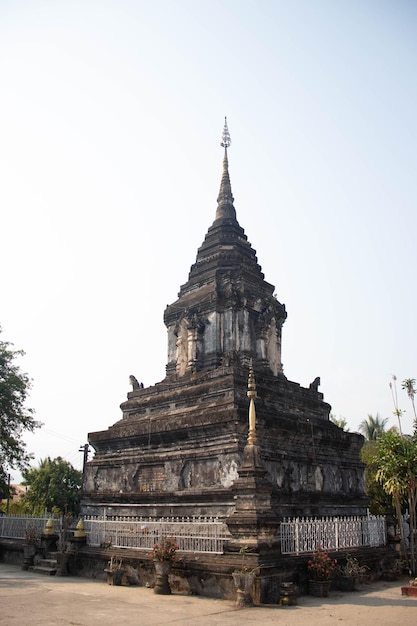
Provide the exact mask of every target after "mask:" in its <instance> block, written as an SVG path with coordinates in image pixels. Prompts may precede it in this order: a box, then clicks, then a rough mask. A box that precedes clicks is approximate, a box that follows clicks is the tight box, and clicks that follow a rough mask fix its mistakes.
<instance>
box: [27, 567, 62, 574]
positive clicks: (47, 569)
mask: <svg viewBox="0 0 417 626" xmlns="http://www.w3.org/2000/svg"><path fill="white" fill-rule="evenodd" d="M31 570H32V572H36V573H37V574H45V575H46V576H55V574H56V570H57V568H56V567H44V566H43V565H34V566H33V567H32V568H31Z"/></svg>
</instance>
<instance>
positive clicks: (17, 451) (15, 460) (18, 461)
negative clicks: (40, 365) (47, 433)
mask: <svg viewBox="0 0 417 626" xmlns="http://www.w3.org/2000/svg"><path fill="white" fill-rule="evenodd" d="M0 333H1V328H0ZM12 346H13V344H11V343H8V342H6V341H1V340H0V491H1V492H3V494H5V495H6V494H7V493H8V485H7V474H8V472H9V471H10V470H11V469H20V470H24V469H25V468H27V466H28V464H29V461H30V459H31V458H32V455H30V454H28V453H27V451H26V445H25V443H24V441H23V440H22V436H23V433H24V431H28V432H33V431H34V430H35V428H39V427H40V426H41V424H40V423H39V422H37V421H36V420H35V419H34V417H33V414H34V411H33V409H28V408H26V406H25V403H26V400H27V396H28V393H29V389H30V387H31V380H30V378H29V377H28V375H27V374H25V373H23V372H22V371H21V370H20V367H19V366H18V365H16V362H15V360H16V358H17V357H19V356H23V355H24V352H23V351H22V350H13V347H12Z"/></svg>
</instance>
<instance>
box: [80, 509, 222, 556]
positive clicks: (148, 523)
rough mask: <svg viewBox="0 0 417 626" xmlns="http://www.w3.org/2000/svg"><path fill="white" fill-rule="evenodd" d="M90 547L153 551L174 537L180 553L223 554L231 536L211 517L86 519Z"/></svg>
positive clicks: (85, 524) (85, 525)
mask: <svg viewBox="0 0 417 626" xmlns="http://www.w3.org/2000/svg"><path fill="white" fill-rule="evenodd" d="M84 528H85V531H86V533H87V538H88V543H89V544H90V545H93V546H100V545H112V546H115V547H118V548H145V549H147V550H151V549H152V547H153V545H154V544H155V543H158V542H159V541H161V539H163V538H164V537H175V539H176V542H177V543H178V546H179V550H184V551H187V552H214V553H218V554H221V553H222V552H223V545H224V542H225V541H226V540H227V539H231V535H230V533H229V530H228V528H227V525H226V524H225V523H224V522H221V521H219V520H218V519H217V518H212V517H197V518H190V517H182V518H179V517H172V518H162V519H159V520H156V519H154V518H153V519H152V518H137V517H135V518H126V517H116V516H115V517H110V518H105V519H103V518H89V517H86V518H85V519H84Z"/></svg>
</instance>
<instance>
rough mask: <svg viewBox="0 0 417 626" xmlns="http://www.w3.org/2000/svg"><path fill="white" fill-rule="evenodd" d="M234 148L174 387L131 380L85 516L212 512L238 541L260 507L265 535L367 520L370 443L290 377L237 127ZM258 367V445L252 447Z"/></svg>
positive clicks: (195, 284)
mask: <svg viewBox="0 0 417 626" xmlns="http://www.w3.org/2000/svg"><path fill="white" fill-rule="evenodd" d="M221 145H222V146H223V148H224V160H223V173H222V178H221V184H220V192H219V196H218V199H217V202H218V204H217V210H216V215H215V219H214V222H213V224H212V225H211V226H210V228H209V229H208V232H207V234H206V237H205V239H204V242H203V244H202V245H201V247H200V248H199V249H198V252H197V258H196V261H195V263H194V264H193V265H192V266H191V270H190V273H189V278H188V281H187V282H186V283H185V284H184V285H183V286H182V287H181V288H180V292H179V294H178V299H177V300H176V301H175V302H174V303H173V304H171V305H169V306H168V307H167V308H166V310H165V314H164V321H165V324H166V327H167V329H168V362H167V365H166V377H165V378H164V380H162V381H161V382H160V383H157V384H156V385H154V386H151V387H147V388H143V386H142V385H140V384H138V383H137V381H136V379H135V378H134V377H133V376H131V383H132V386H133V389H132V391H131V392H130V393H128V396H127V401H126V402H123V404H122V405H121V409H122V412H123V416H122V419H120V420H119V421H118V422H116V423H115V424H114V425H113V426H111V427H110V428H108V429H107V430H103V431H100V432H94V433H90V435H89V442H90V444H91V446H93V448H94V450H95V456H94V459H93V460H92V461H90V462H88V463H87V465H86V468H85V477H84V489H83V503H82V509H83V513H84V514H101V513H102V511H103V506H104V507H106V512H107V514H118V515H146V516H154V517H164V516H193V515H213V516H219V517H221V518H225V519H228V520H230V527H231V528H232V531H233V529H235V530H236V536H238V535H239V529H238V526H239V524H240V522H241V519H240V517H241V515H240V513H239V506H240V512H241V513H242V510H243V511H244V510H246V509H248V507H249V509H250V508H251V506H252V505H251V504H250V502H251V501H252V502H254V503H255V504H254V505H253V511H252V513H253V515H254V516H255V518H257V513H258V512H259V511H261V513H262V514H263V515H264V518H265V519H266V526H268V523H269V521H271V520H274V522H275V521H276V520H280V519H282V518H283V517H287V516H294V515H304V516H312V515H314V516H323V515H363V514H364V513H365V512H366V497H365V493H364V482H363V465H362V463H361V462H360V459H359V450H360V447H361V445H362V441H363V439H362V437H361V436H360V435H357V434H352V433H348V432H344V431H343V430H342V429H340V428H338V427H337V426H335V425H334V424H333V423H332V422H331V421H330V420H329V413H330V406H329V404H327V403H326V402H324V401H323V395H322V393H320V392H319V391H318V383H319V380H318V379H316V381H314V382H313V383H312V384H311V385H310V386H309V387H308V388H304V387H301V386H300V385H299V384H298V383H295V382H291V381H289V380H287V378H286V376H285V374H284V372H283V368H282V363H281V333H282V325H283V323H284V322H285V319H286V317H287V313H286V311H285V307H284V305H283V304H281V303H280V302H279V301H278V300H277V298H276V297H275V295H274V287H273V285H271V284H270V283H268V282H266V281H265V279H264V275H263V273H262V270H261V267H260V265H259V264H258V261H257V257H256V252H255V250H254V249H253V248H252V247H251V245H250V243H249V242H248V239H247V237H246V235H245V232H244V230H243V228H241V226H240V225H239V223H238V221H237V219H236V211H235V207H234V199H233V195H232V190H231V184H230V178H229V166H228V148H229V146H230V135H229V132H228V129H227V124H226V123H225V127H224V130H223V136H222V144H221ZM251 365H252V368H253V370H252V372H253V373H252V379H251V380H252V382H253V381H256V394H254V393H252V394H251V395H250V396H249V398H250V401H251V402H255V395H256V416H257V417H256V443H255V444H254V442H253V441H252V442H248V406H249V399H248V395H247V394H248V375H249V369H250V366H251ZM251 384H252V383H251ZM253 388H254V385H253V384H252V387H251V386H250V390H251V389H252V390H253ZM248 445H249V448H248ZM253 445H254V447H250V446H253ZM244 452H245V454H244ZM245 481H246V482H245ZM251 499H252V500H251ZM239 503H240V504H239ZM243 517H244V515H243ZM261 517H262V515H261ZM265 519H264V521H265ZM268 520H269V521H268ZM243 525H244V524H243ZM261 525H262V524H261ZM264 526H265V524H264ZM272 526H273V524H272ZM272 526H271V527H272Z"/></svg>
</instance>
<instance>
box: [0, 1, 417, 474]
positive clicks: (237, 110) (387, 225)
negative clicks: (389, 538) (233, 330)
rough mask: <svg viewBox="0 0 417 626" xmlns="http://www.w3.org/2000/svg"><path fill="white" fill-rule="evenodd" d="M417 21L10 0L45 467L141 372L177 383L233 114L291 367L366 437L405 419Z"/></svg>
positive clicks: (399, 16)
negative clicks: (171, 330)
mask: <svg viewBox="0 0 417 626" xmlns="http://www.w3.org/2000/svg"><path fill="white" fill-rule="evenodd" d="M416 26H417V3H416V2H411V1H409V2H406V1H401V0H395V1H394V0H392V1H386V0H381V1H373V0H362V1H355V0H349V1H348V0H338V1H336V0H333V1H330V0H316V1H314V0H310V1H307V0H306V1H302V0H293V1H291V2H288V0H287V1H283V2H281V1H279V0H276V1H275V2H272V1H271V2H269V1H266V0H257V1H256V2H255V1H253V2H248V1H245V0H240V1H237V0H234V1H233V0H230V1H223V2H220V1H216V0H214V1H213V0H211V1H205V0H201V1H199V0H192V1H191V0H190V1H186V0H177V1H176V2H174V1H158V0H153V2H149V1H142V0H136V1H134V0H131V1H127V0H107V1H101V2H99V1H98V0H97V1H92V0H91V1H89V0H83V1H76V0H72V1H71V2H70V1H65V0H62V1H59V0H54V1H52V0H50V1H44V2H41V1H40V0H32V1H26V2H24V1H19V0H16V1H14V2H11V1H7V0H0V89H1V97H0V137H1V141H0V172H1V185H0V211H1V218H0V219H1V222H0V232H1V249H0V254H1V267H2V279H1V285H2V288H1V309H0V323H1V325H2V327H3V339H5V340H9V341H12V342H14V344H15V346H16V347H17V348H23V349H24V350H25V351H26V353H27V354H26V357H25V358H24V360H23V361H22V366H23V368H24V369H25V370H26V371H28V373H29V374H30V375H31V376H32V377H33V379H34V387H33V391H32V394H31V405H32V406H34V408H35V409H36V412H37V417H38V419H39V420H41V421H42V422H44V424H45V427H44V428H43V429H42V430H41V431H38V432H37V434H36V435H35V436H29V437H28V438H27V441H28V445H29V448H30V449H31V450H32V451H33V452H35V454H36V459H37V460H38V459H39V458H42V457H44V456H46V455H50V456H56V455H58V454H61V455H62V456H65V457H66V458H68V459H69V460H70V461H71V462H73V463H75V464H76V465H78V466H79V465H80V463H81V458H82V455H81V454H80V453H78V447H79V445H80V444H82V443H84V442H85V441H86V440H87V433H88V432H89V431H95V430H101V429H106V428H107V427H108V426H110V425H111V424H113V423H114V422H115V421H117V420H118V419H119V418H120V417H121V412H120V409H119V404H120V403H121V402H122V401H124V400H125V398H126V393H127V392H128V391H129V389H130V387H129V384H128V382H129V374H135V375H136V377H137V378H138V379H139V380H140V381H143V382H144V384H145V385H146V386H147V385H151V384H154V383H155V382H158V381H159V380H162V378H163V377H164V372H165V363H166V354H167V346H166V331H165V326H164V324H163V320H162V316H163V311H164V308H165V306H166V304H167V303H171V302H172V301H174V300H175V299H176V295H177V292H178V290H179V288H180V285H181V284H183V283H184V282H185V281H186V279H187V276H188V271H189V269H190V266H191V264H192V263H193V262H194V260H195V256H196V253H197V248H198V247H199V246H200V244H201V243H202V241H203V239H204V236H205V233H206V231H207V229H208V227H209V226H210V224H211V223H212V221H213V219H214V215H215V210H216V197H217V192H218V188H219V184H220V176H221V164H222V152H221V148H220V145H219V141H220V135H221V130H222V126H223V118H224V115H227V116H228V121H229V129H230V133H231V136H232V146H231V149H230V152H229V164H230V175H231V182H232V189H233V194H234V197H235V207H236V210H237V215H238V220H239V222H240V224H241V226H242V227H243V228H244V229H245V232H246V234H247V236H248V238H249V241H250V242H251V243H252V245H253V247H254V248H255V249H256V250H257V254H258V260H259V262H260V264H261V266H262V268H263V271H264V272H265V276H266V279H267V280H268V281H269V282H271V283H273V284H274V285H275V286H276V292H277V295H278V299H279V300H280V301H281V302H284V303H285V304H286V307H287V311H288V320H287V322H286V323H285V325H284V330H283V362H284V371H285V373H286V375H287V377H288V378H289V379H291V380H294V381H297V382H299V383H301V384H302V385H303V386H308V384H309V383H310V382H311V381H312V380H313V379H314V378H315V377H316V376H320V377H321V388H320V389H321V391H322V392H323V393H324V396H325V399H326V401H327V402H329V403H330V404H331V405H332V407H333V408H332V411H333V413H334V414H335V415H336V416H337V417H341V416H343V417H345V418H346V419H347V421H348V424H349V427H350V430H356V429H357V427H358V424H359V423H360V422H361V421H362V420H363V419H364V418H366V416H367V415H368V413H372V414H373V415H375V413H376V412H379V414H380V415H381V416H382V417H389V418H390V425H394V424H395V423H396V422H395V418H394V416H393V408H394V407H393V405H392V400H391V395H390V390H389V382H390V380H391V376H392V374H394V373H395V374H396V375H397V377H398V381H399V383H400V382H401V380H403V379H404V378H409V377H411V378H414V377H415V378H417V358H416V355H417V339H416V332H415V318H416V308H417V307H416V297H415V291H416V287H415V267H416V245H415V240H416V228H417V217H416V215H417V213H416V198H417V193H416V192H417V182H416V181H417V177H416V163H417V158H416V157H417V155H416V152H417V150H416V145H417V122H416V111H417V80H416V67H417V63H416V62H417V54H416V52H417V36H416V34H417V31H416ZM399 387H400V385H399ZM399 401H400V407H401V408H403V409H405V410H406V413H405V415H404V418H403V430H404V431H408V432H411V427H412V411H411V406H410V404H409V401H408V399H407V397H406V395H405V394H404V393H403V392H401V391H400V389H399Z"/></svg>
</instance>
